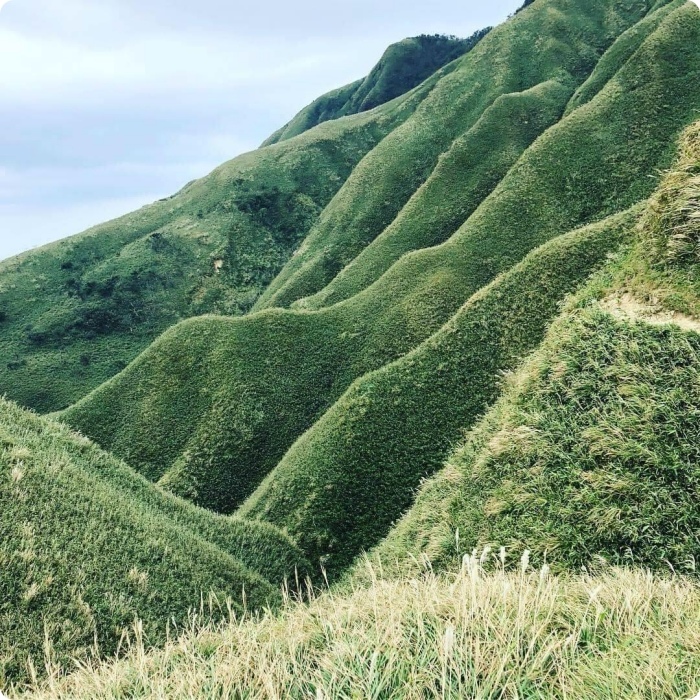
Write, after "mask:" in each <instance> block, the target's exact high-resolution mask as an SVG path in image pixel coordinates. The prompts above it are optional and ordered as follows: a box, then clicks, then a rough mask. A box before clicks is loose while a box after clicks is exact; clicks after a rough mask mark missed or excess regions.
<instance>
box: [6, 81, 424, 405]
mask: <svg viewBox="0 0 700 700" xmlns="http://www.w3.org/2000/svg"><path fill="white" fill-rule="evenodd" d="M429 90H430V84H427V85H426V86H424V87H423V88H419V89H418V90H416V91H414V92H413V93H411V95H410V96H407V97H406V98H405V99H404V100H400V101H395V102H393V103H392V104H391V105H388V106H387V107H386V108H381V109H380V110H377V111H375V112H372V114H363V115H358V116H356V117H351V118H350V119H347V120H344V121H343V122H334V123H329V124H324V125H322V126H321V127H319V128H318V129H315V130H314V132H313V133H309V134H304V135H302V136H300V137H299V138H297V139H295V140H294V141H293V142H285V143H283V144H280V145H277V146H272V147H270V148H266V149H262V150H258V151H255V152H253V153H249V154H246V155H243V156H240V157H238V158H236V159H235V160H233V161H231V162H230V163H227V164H226V165H223V166H222V167H220V168H218V169H217V170H215V171H214V172H213V173H212V174H211V175H209V176H208V177H206V178H203V179H202V180H198V181H196V182H194V183H191V184H190V185H188V186H187V187H185V189H184V190H182V192H180V193H179V194H177V195H175V196H174V197H172V198H170V199H167V200H164V201H161V202H157V203H155V204H154V205H152V206H149V207H145V208H143V209H141V210H139V211H138V212H135V213H134V214H131V215H128V216H126V217H123V218H121V219H117V220H116V221H113V222H110V223H108V224H104V225H102V226H98V227H96V228H94V229H91V230H90V231H88V232H86V233H84V234H81V235H79V236H75V237H73V238H69V239H66V240H64V241H61V242H59V243H56V244H52V245H49V246H46V247H44V248H42V249H40V250H37V251H32V252H29V253H25V254H24V255H21V256H19V257H17V258H12V259H10V260H7V261H5V262H2V263H0V319H1V320H0V355H2V358H3V361H2V362H0V394H5V395H7V396H8V397H9V398H12V399H14V400H16V401H18V402H20V403H22V404H23V405H26V406H30V407H32V408H35V409H36V410H39V411H42V412H48V411H53V410H57V409H61V408H65V407H66V406H67V405H69V404H71V403H74V402H75V401H77V400H78V399H79V398H81V397H82V396H84V395H85V394H86V393H88V392H89V391H90V390H91V389H93V388H95V387H96V386H98V385H99V384H101V383H102V382H104V381H105V380H107V379H109V378H110V377H112V376H114V375H115V374H116V373H117V372H119V371H120V370H122V369H123V368H124V367H125V366H126V365H127V364H128V363H129V362H130V361H131V360H132V359H133V358H134V357H136V356H137V355H138V354H139V353H140V352H141V351H142V350H144V349H145V348H146V347H147V346H148V345H149V344H150V343H151V342H152V341H153V340H154V339H155V338H156V337H157V336H158V335H159V334H160V333H162V332H163V331H164V330H165V329H166V328H167V327H168V326H170V325H172V324H173V323H176V322H178V321H179V320H181V319H183V318H188V317H191V316H195V315H198V314H202V313H222V314H232V315H237V314H241V313H244V312H246V311H247V310H248V309H250V307H251V306H252V304H253V303H254V302H255V300H256V299H257V296H258V295H259V294H260V292H261V291H262V290H263V289H264V287H265V286H266V285H267V283H268V282H269V281H270V280H271V279H272V278H273V277H274V276H275V274H276V273H277V272H278V271H279V270H280V268H281V267H282V266H283V265H284V263H285V262H286V261H287V259H288V258H289V257H290V256H291V254H292V252H293V251H294V249H295V248H296V247H297V246H298V245H299V243H300V242H301V240H302V239H303V238H304V235H305V234H306V232H307V231H308V230H309V229H310V228H311V226H312V224H313V223H314V222H315V220H316V219H317V218H318V216H319V213H320V212H321V211H322V209H323V208H324V207H325V205H326V204H327V203H328V201H329V200H330V199H331V198H332V196H333V195H334V194H335V192H336V191H337V189H338V188H339V187H340V186H341V185H342V183H343V182H344V181H345V179H346V178H347V176H348V175H349V174H350V172H351V170H352V169H353V167H354V166H355V165H356V163H357V162H358V161H359V160H360V159H361V158H362V156H364V154H365V153H366V152H367V151H368V150H371V149H372V148H373V147H374V146H375V145H376V144H377V142H378V141H380V140H381V139H382V138H383V136H384V135H385V134H386V133H388V132H389V131H391V129H392V128H394V127H395V126H396V125H397V124H399V123H401V122H402V121H403V120H405V118H406V117H407V116H408V115H409V114H410V113H412V111H413V110H414V109H415V106H416V105H417V104H418V103H419V102H420V101H421V100H422V99H423V97H424V96H425V94H427V92H429Z"/></svg>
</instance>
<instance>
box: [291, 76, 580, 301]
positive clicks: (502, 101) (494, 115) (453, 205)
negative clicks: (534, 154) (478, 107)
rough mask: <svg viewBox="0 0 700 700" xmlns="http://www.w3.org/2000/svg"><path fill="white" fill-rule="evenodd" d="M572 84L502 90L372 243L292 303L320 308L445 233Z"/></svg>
mask: <svg viewBox="0 0 700 700" xmlns="http://www.w3.org/2000/svg"><path fill="white" fill-rule="evenodd" d="M570 96H571V86H570V84H568V83H561V82H559V81H556V80H551V81H548V82H545V83H541V84H539V85H536V86H535V87H534V88H531V89H530V90H525V91H524V92H520V93H514V94H508V95H501V96H500V97H498V98H497V99H496V100H495V101H494V102H493V103H492V104H491V105H490V106H489V107H488V108H487V109H486V110H485V111H484V113H483V114H482V115H481V117H480V118H479V119H478V121H477V122H476V124H474V126H473V127H472V128H471V129H469V130H468V131H467V133H466V134H464V135H463V136H461V137H460V138H458V139H457V140H456V141H455V142H454V143H453V144H452V146H451V147H450V149H449V150H448V151H447V152H446V153H444V154H443V155H442V156H441V157H440V161H439V162H438V164H437V165H436V167H435V170H434V171H433V172H432V173H431V175H430V177H429V178H428V180H427V181H426V183H425V184H424V185H422V186H421V187H419V188H418V190H417V191H416V193H415V194H414V195H413V197H411V199H410V201H409V202H408V203H407V204H406V206H405V207H404V208H403V210H402V211H401V212H400V213H399V215H398V216H397V217H396V219H394V221H393V222H392V223H391V224H390V225H389V226H388V227H387V228H386V229H385V230H384V232H383V233H382V234H381V235H379V236H378V237H377V238H376V239H375V240H374V241H373V242H372V243H371V244H370V245H368V246H367V247H366V248H365V249H364V250H362V252H361V253H360V254H359V255H358V256H357V257H356V258H355V259H354V260H353V261H352V262H351V263H350V264H348V265H347V267H345V268H344V269H343V270H342V271H341V272H340V273H339V274H338V275H337V276H336V277H335V278H334V279H333V281H332V282H331V283H330V284H329V285H328V286H327V287H325V289H323V290H322V291H320V292H319V293H318V294H316V295H314V296H311V297H307V298H306V299H302V300H299V301H298V302H296V304H295V305H293V307H294V308H305V309H317V308H322V307H324V306H331V305H332V304H334V303H337V302H339V301H342V300H344V299H347V298H350V297H352V296H353V295H354V294H357V293H358V292H360V291H362V290H363V289H365V288H367V287H369V286H370V285H371V284H372V283H373V282H375V281H376V280H377V279H379V278H380V277H381V276H382V274H384V272H386V271H387V270H388V269H389V268H390V267H391V266H392V265H393V264H394V263H395V262H396V261H397V260H399V258H401V256H402V255H404V254H406V253H408V252H411V251H413V250H420V249H421V248H429V247H431V246H436V245H439V244H440V243H443V242H444V241H445V240H447V239H448V238H449V237H450V236H451V235H452V234H453V233H455V231H457V230H458V229H459V228H460V226H461V225H462V224H463V223H464V222H465V221H466V220H467V219H468V218H469V217H470V216H471V214H473V213H474V211H475V210H476V209H477V207H478V206H479V205H480V204H481V202H483V201H484V200H485V199H486V197H487V196H488V195H489V194H490V193H491V192H492V191H493V189H494V188H495V187H496V186H497V185H498V183H499V182H500V180H501V179H502V178H503V177H504V176H505V175H506V174H507V173H508V171H509V170H510V169H511V168H512V167H513V165H515V163H516V162H517V160H518V159H519V158H520V157H521V156H522V154H523V153H524V151H525V150H526V149H527V148H528V147H529V146H530V145H531V144H532V142H533V141H534V140H535V139H536V138H537V137H538V136H540V135H541V134H542V133H543V132H544V131H545V130H546V129H547V128H549V127H550V126H552V125H553V124H555V123H556V122H557V121H558V120H559V118H560V117H561V115H562V110H563V107H564V105H565V104H566V101H567V100H568V99H569V97H570Z"/></svg>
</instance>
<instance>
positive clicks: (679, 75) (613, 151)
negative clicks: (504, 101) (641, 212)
mask: <svg viewBox="0 0 700 700" xmlns="http://www.w3.org/2000/svg"><path fill="white" fill-rule="evenodd" d="M541 7H543V8H544V9H543V10H542V11H545V12H546V8H547V7H548V3H544V4H543V6H541ZM536 8H537V3H535V4H533V6H532V7H531V8H528V10H527V11H525V12H523V13H520V14H519V17H523V18H527V16H528V14H529V13H534V11H535V9H536ZM557 26H558V25H557ZM497 33H498V30H495V31H494V32H493V33H492V34H490V35H489V36H488V37H487V38H486V39H484V41H483V42H482V43H481V44H479V46H478V47H477V48H476V49H474V50H473V51H472V52H471V53H470V54H469V55H468V56H467V57H466V58H465V60H467V59H469V57H470V56H472V55H473V54H476V53H477V52H479V51H480V49H481V47H482V46H484V45H485V44H486V43H487V42H489V40H490V39H491V38H492V37H493V36H496V35H497ZM699 34H700V22H698V20H697V18H696V16H695V15H694V14H693V8H692V7H691V6H690V5H686V6H684V7H682V8H680V9H678V10H676V11H675V12H673V13H671V14H670V15H669V16H668V17H667V18H666V19H665V20H664V22H662V24H661V25H660V26H659V27H658V29H657V30H656V31H655V32H653V33H652V34H651V35H650V37H649V38H648V39H647V40H646V41H645V42H644V43H643V44H642V46H641V47H640V49H639V50H638V52H637V53H636V55H635V60H634V61H629V62H627V63H625V64H624V66H623V67H622V68H621V70H620V72H619V73H618V74H617V75H616V76H615V77H614V79H613V80H611V81H610V82H609V83H608V85H607V86H606V87H605V88H604V89H603V90H601V91H600V92H599V93H598V94H597V95H596V96H595V98H594V99H592V100H591V101H590V102H589V103H587V104H586V105H584V106H582V107H581V108H579V109H577V110H575V111H574V112H572V113H571V114H570V115H569V116H568V117H567V118H566V119H564V120H563V121H561V122H559V123H557V124H556V125H555V126H553V127H551V128H550V129H548V130H547V131H546V132H545V133H544V134H543V135H542V136H541V137H540V138H538V139H537V140H536V141H535V142H534V143H533V144H532V145H531V146H530V147H529V148H528V149H527V150H526V151H525V152H524V153H523V155H522V157H521V158H520V159H519V160H518V162H517V163H516V164H515V165H514V166H513V168H511V170H510V171H509V172H508V174H507V175H506V176H505V177H504V178H503V180H502V181H501V182H500V183H499V184H498V186H497V187H496V188H495V189H494V190H493V192H492V193H491V194H490V195H489V196H488V197H487V198H486V199H485V200H484V201H483V202H482V203H481V204H480V205H479V206H478V207H477V208H476V210H475V211H474V213H473V214H472V215H471V216H470V217H469V219H468V220H467V221H466V222H465V224H464V225H463V226H462V227H460V229H459V230H458V231H457V233H455V235H453V236H452V237H451V238H449V239H448V240H447V241H446V242H445V243H443V244H442V245H440V246H438V247H434V248H427V249H422V250H417V251H414V252H411V253H409V254H406V255H404V256H403V257H401V258H400V260H399V261H398V262H397V263H396V264H394V265H393V266H392V267H391V268H390V269H389V270H387V272H386V273H385V274H384V275H383V276H382V277H381V278H380V279H379V280H377V282H375V283H374V284H372V285H371V286H370V287H368V288H367V289H365V290H363V291H362V292H361V293H359V294H357V295H355V296H354V297H352V298H350V299H348V300H346V301H344V302H342V303H339V304H336V305H333V306H331V307H328V308H324V309H321V310H319V311H317V312H314V313H309V312H306V311H301V310H298V311H293V312H289V311H283V310H270V311H266V312H264V313H260V314H253V315H250V316H247V317H245V318H240V319H220V318H219V319H217V318H214V317H207V318H201V319H197V320H192V321H188V322H186V323H184V324H180V325H178V326H176V327H175V328H173V329H171V330H170V331H168V333H166V334H165V335H164V336H163V337H162V338H160V339H159V341H158V342H157V343H156V344H154V345H153V346H152V347H151V348H149V350H148V352H146V353H145V354H144V355H143V356H141V357H140V358H139V359H138V360H137V361H136V362H135V363H134V364H133V365H131V366H130V367H129V368H128V369H127V370H126V371H125V372H123V373H122V374H121V375H119V376H118V377H116V378H115V379H114V380H113V381H111V382H109V383H108V384H106V385H104V386H103V387H101V388H100V389H98V390H97V391H96V392H94V393H93V394H91V395H90V396H88V397H87V398H86V399H85V400H84V401H82V402H80V403H79V404H78V405H76V406H75V407H72V408H71V409H70V410H69V411H67V412H66V413H64V414H63V418H64V419H65V420H66V421H68V422H69V423H70V424H72V425H74V426H75V427H77V428H79V429H80V430H81V431H83V432H84V433H85V434H86V435H89V436H90V437H91V438H93V439H95V440H96V441H97V442H98V443H99V444H101V445H102V446H103V447H104V448H106V449H110V450H113V451H114V452H115V453H116V454H117V455H119V456H120V457H122V458H123V459H125V460H126V461H127V462H128V463H129V464H130V465H132V466H133V467H135V468H136V469H138V470H139V471H141V472H142V473H144V474H146V475H147V476H148V477H149V478H151V479H153V480H162V481H161V483H162V484H164V485H167V486H168V488H171V489H173V490H174V491H175V492H176V493H178V494H180V495H183V496H186V497H188V498H191V499H193V500H195V501H196V502H197V503H199V504H200V505H204V506H207V507H210V508H214V509H216V510H220V511H223V512H231V511H232V510H233V509H235V508H236V507H237V506H238V505H240V504H241V503H242V502H243V501H244V500H245V498H246V497H248V496H249V495H250V494H251V493H252V492H253V491H254V489H255V488H256V487H257V486H258V485H259V484H260V483H261V481H262V480H263V478H264V477H265V476H266V475H267V474H268V473H269V472H271V471H272V469H274V468H275V466H276V465H277V464H278V463H279V461H280V460H281V459H282V458H283V457H284V455H285V453H286V452H287V450H288V449H289V448H290V447H291V445H292V444H293V443H294V442H295V440H297V439H298V438H299V436H300V435H301V434H302V433H304V431H306V430H307V429H309V428H310V427H311V426H312V425H313V424H314V423H315V422H316V421H317V420H319V419H320V418H321V417H322V416H323V414H324V412H325V411H327V410H328V409H329V408H330V407H331V406H332V405H333V403H334V402H335V401H337V400H338V399H339V398H340V396H342V394H343V393H344V392H345V391H346V389H347V388H348V386H349V385H350V384H351V383H352V382H353V381H354V380H355V379H357V378H358V377H361V376H363V375H364V374H366V373H367V372H371V371H374V370H377V369H380V368H381V367H383V366H384V365H386V364H388V363H390V362H393V361H394V360H397V359H398V358H400V357H401V356H403V355H405V354H406V353H407V352H410V351H411V350H412V349H413V348H415V347H416V346H417V345H419V344H420V343H421V342H423V341H424V340H425V339H426V338H428V337H429V336H430V335H432V334H433V333H435V332H436V331H437V330H439V329H440V328H441V327H442V326H443V325H444V324H445V323H446V322H447V321H448V320H449V319H450V318H451V317H452V316H453V315H454V314H455V313H456V312H457V311H458V310H459V308H460V307H461V306H462V305H463V304H464V303H465V302H466V301H467V300H468V299H469V298H470V297H471V296H472V295H473V294H475V293H476V292H477V291H478V290H479V289H480V288H481V287H483V286H484V285H486V284H488V283H490V282H491V281H492V280H493V279H494V278H495V277H496V276H497V275H498V274H501V273H503V272H504V271H506V270H508V269H510V268H511V267H512V266H513V265H515V264H517V263H518V262H519V261H520V260H522V258H523V257H524V256H525V255H527V254H528V253H529V252H530V251H531V250H532V249H533V248H536V247H537V246H539V245H541V244H543V243H545V242H546V241H548V240H550V239H552V238H555V237H557V236H559V235H561V234H563V233H566V232H567V231H569V230H573V229H575V228H578V227H579V226H582V225H585V224H588V223H590V222H593V221H596V220H599V219H602V218H605V217H606V216H608V215H612V214H614V213H616V212H619V211H623V210H624V209H626V208H628V207H630V206H632V205H634V204H635V203H636V202H638V201H640V200H641V199H644V198H645V197H647V196H648V195H649V194H651V192H652V190H653V187H654V183H655V175H656V168H658V167H660V166H662V165H664V164H666V163H669V162H670V160H671V157H672V153H671V151H672V148H673V144H674V139H675V136H676V134H677V133H678V132H679V131H680V130H681V128H682V127H683V126H685V124H687V123H688V122H689V121H691V120H692V118H693V116H694V115H695V113H696V110H697V108H698V106H699V105H700V89H699V88H698V83H697V82H696V81H692V80H689V79H686V78H685V77H683V76H692V75H695V74H696V73H697V71H698V68H699V67H700V56H698V54H697V52H695V51H687V50H685V47H687V46H694V45H695V43H697V42H698V41H699V40H700V37H699V36H698V35H699ZM545 45H546V42H545ZM506 55H509V54H506ZM457 72H458V71H455V72H454V73H452V74H450V76H448V78H449V77H451V76H453V75H456V74H457ZM448 78H444V79H443V80H446V79H448ZM436 89H437V88H436ZM554 92H555V94H556V91H554ZM432 94H435V90H434V91H433V93H432ZM547 95H548V92H547V90H545V89H542V90H535V91H534V92H533V94H532V95H531V98H532V99H533V100H536V99H537V97H538V96H541V97H542V98H543V99H544V98H546V97H547ZM320 128H323V127H320ZM310 133H312V132H310ZM499 157H500V156H499V155H497V156H496V160H498V158H499ZM601 163H602V164H604V167H601ZM358 167H359V166H358ZM392 167H393V165H392ZM379 176H380V173H377V177H379ZM360 204H361V205H362V206H364V204H363V203H362V202H361V203H360ZM222 426H225V427H224V429H222Z"/></svg>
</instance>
